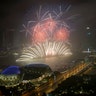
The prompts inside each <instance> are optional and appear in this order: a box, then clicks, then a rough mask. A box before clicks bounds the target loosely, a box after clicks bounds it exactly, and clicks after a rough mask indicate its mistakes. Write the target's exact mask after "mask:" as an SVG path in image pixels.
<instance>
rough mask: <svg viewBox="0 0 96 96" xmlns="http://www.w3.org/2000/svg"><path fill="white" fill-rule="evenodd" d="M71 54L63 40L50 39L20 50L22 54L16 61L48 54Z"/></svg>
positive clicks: (44, 56) (48, 55)
mask: <svg viewBox="0 0 96 96" xmlns="http://www.w3.org/2000/svg"><path fill="white" fill-rule="evenodd" d="M66 54H67V55H72V52H71V50H70V49H69V48H68V46H66V44H65V43H64V42H56V41H50V42H45V43H38V44H35V45H34V47H33V46H30V47H28V48H24V49H23V50H22V55H21V56H20V58H19V59H17V60H16V61H17V62H18V61H19V62H20V61H26V60H32V59H35V58H46V57H50V56H62V55H63V56H64V55H66Z"/></svg>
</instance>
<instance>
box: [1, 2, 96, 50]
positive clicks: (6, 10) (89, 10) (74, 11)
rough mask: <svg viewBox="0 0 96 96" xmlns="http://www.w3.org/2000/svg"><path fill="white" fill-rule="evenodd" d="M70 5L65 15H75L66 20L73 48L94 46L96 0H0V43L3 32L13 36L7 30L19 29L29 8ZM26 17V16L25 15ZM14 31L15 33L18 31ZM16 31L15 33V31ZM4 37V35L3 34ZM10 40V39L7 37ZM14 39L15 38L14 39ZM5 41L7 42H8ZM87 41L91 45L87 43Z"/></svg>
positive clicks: (95, 39) (95, 37)
mask: <svg viewBox="0 0 96 96" xmlns="http://www.w3.org/2000/svg"><path fill="white" fill-rule="evenodd" d="M66 4H67V5H68V4H69V5H71V8H70V9H69V11H68V13H67V15H66V16H69V17H70V16H72V15H76V16H75V17H74V18H72V19H71V20H69V21H68V25H69V26H70V28H71V33H70V38H69V40H70V42H71V43H72V46H73V47H74V48H79V49H82V48H87V47H88V46H92V47H94V48H95V47H96V45H95V42H96V27H95V26H96V20H95V19H96V0H1V1H0V38H1V40H0V44H1V45H2V46H3V45H4V44H2V43H5V41H6V40H5V41H3V40H2V38H3V35H4V34H3V33H4V32H5V31H7V33H6V32H5V33H6V34H10V35H8V38H12V39H13V38H14V37H12V36H13V35H11V34H12V32H9V31H8V30H12V31H13V30H17V31H18V30H19V29H20V27H21V26H22V24H23V23H24V22H26V20H27V19H26V16H27V14H28V12H30V11H29V10H32V12H33V13H34V8H35V7H36V8H39V6H40V5H42V6H46V5H47V6H50V5H51V6H52V5H54V6H55V5H66ZM27 18H28V17H27ZM17 31H15V34H18V32H17ZM16 32H17V33H16ZM5 37H6V36H5ZM8 40H9V41H8V42H10V41H12V40H11V39H8ZM15 41H16V40H15ZM8 42H7V43H8ZM17 42H18V41H17ZM88 42H90V43H91V45H90V44H89V45H88V44H87V43H88Z"/></svg>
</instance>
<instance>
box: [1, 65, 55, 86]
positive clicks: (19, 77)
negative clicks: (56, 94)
mask: <svg viewBox="0 0 96 96" xmlns="http://www.w3.org/2000/svg"><path fill="white" fill-rule="evenodd" d="M52 75H53V71H52V70H51V68H50V67H49V66H48V65H46V64H29V65H26V66H22V67H19V66H9V67H8V68H6V69H4V70H3V71H2V72H1V74H0V86H5V87H13V86H17V85H19V84H20V83H24V82H25V83H28V82H31V83H33V84H34V85H35V84H37V83H38V82H39V83H40V82H41V81H42V82H43V80H44V79H45V78H47V77H50V76H52Z"/></svg>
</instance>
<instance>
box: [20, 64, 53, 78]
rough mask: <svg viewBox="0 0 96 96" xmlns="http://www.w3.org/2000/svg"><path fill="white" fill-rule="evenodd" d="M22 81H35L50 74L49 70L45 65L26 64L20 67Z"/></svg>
mask: <svg viewBox="0 0 96 96" xmlns="http://www.w3.org/2000/svg"><path fill="white" fill-rule="evenodd" d="M22 69H23V72H24V79H27V80H28V79H35V78H38V77H40V76H42V75H44V74H51V73H52V70H51V68H50V67H49V66H48V65H46V64H28V65H25V66H24V67H22Z"/></svg>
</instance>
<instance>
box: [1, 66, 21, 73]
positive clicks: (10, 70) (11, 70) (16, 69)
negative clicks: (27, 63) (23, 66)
mask: <svg viewBox="0 0 96 96" xmlns="http://www.w3.org/2000/svg"><path fill="white" fill-rule="evenodd" d="M1 74H3V75H14V74H20V70H19V66H9V67H8V68H6V69H5V70H3V71H2V72H1Z"/></svg>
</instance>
